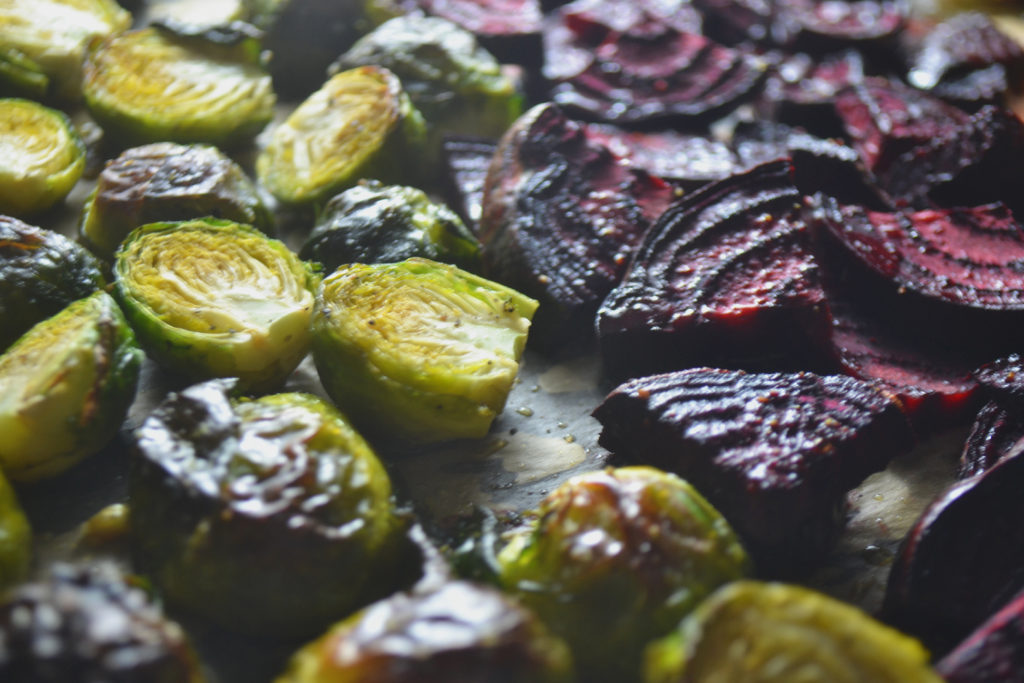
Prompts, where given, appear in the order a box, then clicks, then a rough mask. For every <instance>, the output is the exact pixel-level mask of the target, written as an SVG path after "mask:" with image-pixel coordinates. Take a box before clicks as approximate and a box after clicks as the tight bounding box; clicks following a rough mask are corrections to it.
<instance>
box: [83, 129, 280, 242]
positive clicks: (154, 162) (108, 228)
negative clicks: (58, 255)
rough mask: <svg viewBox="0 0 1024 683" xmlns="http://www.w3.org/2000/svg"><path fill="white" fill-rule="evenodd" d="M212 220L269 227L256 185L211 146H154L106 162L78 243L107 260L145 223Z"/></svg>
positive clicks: (134, 149) (263, 227)
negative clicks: (80, 242)
mask: <svg viewBox="0 0 1024 683" xmlns="http://www.w3.org/2000/svg"><path fill="white" fill-rule="evenodd" d="M204 216H213V217H216V218H224V219H227V220H231V221H237V222H239V223H248V224H250V225H253V226H255V227H256V228H259V229H260V230H263V231H264V232H266V231H267V230H268V229H269V228H270V227H271V223H272V218H271V215H270V212H269V211H267V209H266V207H264V205H263V202H262V200H260V197H259V194H258V192H257V191H256V186H255V185H254V184H253V182H252V181H251V180H249V178H248V176H246V175H245V172H244V171H243V170H242V169H241V167H240V166H239V165H238V164H236V163H235V162H234V161H232V160H231V159H229V158H228V157H227V156H226V155H225V154H224V153H222V152H221V151H220V150H218V149H217V148H215V147H207V146H203V145H189V146H184V145H178V144H175V143H173V142H157V143H154V144H151V145H145V146H142V147H134V148H132V149H128V150H125V151H124V152H122V153H121V155H120V156H119V157H117V158H116V159H114V160H112V161H110V162H108V163H107V165H106V168H104V169H103V172H102V173H100V177H99V181H98V182H97V183H96V189H95V190H93V193H92V195H91V196H90V197H89V200H88V201H87V202H86V204H85V208H84V209H83V213H82V225H81V234H82V238H83V240H84V241H85V242H86V243H87V244H88V245H89V247H90V248H91V249H92V250H93V251H94V252H95V253H97V254H99V255H100V256H102V257H104V258H110V257H112V256H113V255H114V252H115V251H117V247H118V246H119V245H120V244H121V242H122V241H123V240H124V238H125V237H126V236H127V235H128V233H130V232H131V231H132V230H134V229H135V228H137V227H138V226H140V225H145V224H146V223H155V222H157V221H173V220H185V219H189V218H201V217H204Z"/></svg>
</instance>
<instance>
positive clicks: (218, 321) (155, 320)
mask: <svg viewBox="0 0 1024 683" xmlns="http://www.w3.org/2000/svg"><path fill="white" fill-rule="evenodd" d="M114 274H115V277H116V283H115V293H116V295H117V296H118V299H119V301H120V302H121V304H122V306H123V307H124V310H125V315H126V316H127V317H128V320H129V322H131V324H132V327H133V328H134V329H135V332H136V334H137V335H138V337H139V343H140V344H141V345H142V347H143V348H144V349H146V351H147V353H148V354H149V355H150V356H151V357H152V358H153V359H154V360H156V361H157V362H158V363H159V364H160V365H162V366H163V367H164V368H166V369H168V370H170V371H172V372H176V373H179V374H181V375H184V376H186V377H194V378H197V379H209V378H210V377H238V378H240V379H241V381H242V383H243V384H244V386H245V387H246V388H249V389H252V390H254V391H259V390H262V389H265V388H270V387H275V386H278V385H280V384H281V383H282V382H284V380H285V378H287V377H288V375H289V374H291V372H292V370H294V369H295V366H297V365H298V364H299V361H301V360H302V357H303V356H305V355H306V353H307V352H308V351H309V320H310V317H311V316H312V313H313V293H312V289H313V287H314V285H315V283H316V279H317V276H316V275H315V274H314V273H313V271H312V269H311V268H310V267H309V266H308V265H306V264H305V263H303V262H302V261H301V260H299V258H298V256H296V255H295V254H293V253H292V252H291V251H289V250H288V247H286V246H285V245H284V244H282V243H281V242H278V241H277V240H272V239H270V238H268V237H266V236H265V235H263V234H262V233H261V232H259V231H258V230H256V229H255V228H253V227H251V226H249V225H245V224H241V223H233V222H231V221H221V220H214V219H210V218H207V219H200V220H194V221H182V222H171V223H150V224H149V225H143V226H141V227H139V228H137V229H136V230H134V231H132V233H131V234H130V235H129V236H128V237H127V238H126V239H125V241H124V242H123V243H122V245H121V248H120V249H119V250H118V252H117V256H116V259H115V263H114Z"/></svg>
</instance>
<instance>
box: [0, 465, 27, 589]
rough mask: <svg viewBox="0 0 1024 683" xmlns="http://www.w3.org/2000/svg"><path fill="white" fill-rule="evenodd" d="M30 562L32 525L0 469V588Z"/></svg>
mask: <svg viewBox="0 0 1024 683" xmlns="http://www.w3.org/2000/svg"><path fill="white" fill-rule="evenodd" d="M31 562H32V529H31V527H29V524H28V518H27V517H26V516H25V511H24V510H22V509H21V505H19V504H18V497H17V496H16V495H15V493H14V489H13V488H11V485H10V484H9V483H8V482H7V477H5V476H4V474H3V471H2V470H0V591H2V590H5V589H7V588H9V587H10V586H13V585H14V584H16V583H17V582H19V581H21V580H22V579H24V578H25V577H26V576H27V575H28V569H29V564H30V563H31Z"/></svg>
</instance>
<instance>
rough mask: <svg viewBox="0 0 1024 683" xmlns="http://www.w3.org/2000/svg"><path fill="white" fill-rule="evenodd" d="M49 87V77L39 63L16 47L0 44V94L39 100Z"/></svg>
mask: <svg viewBox="0 0 1024 683" xmlns="http://www.w3.org/2000/svg"><path fill="white" fill-rule="evenodd" d="M0 33H2V31H0ZM49 87H50V78H49V76H47V75H46V74H45V73H44V72H43V68H42V67H41V66H39V64H37V63H36V62H35V61H34V60H32V59H31V58H30V57H28V56H27V55H26V54H25V53H23V52H21V51H20V50H18V49H16V48H13V47H4V46H2V45H0V95H2V96H4V97H27V98H29V99H33V100H39V99H42V98H44V97H45V96H46V91H47V89H49Z"/></svg>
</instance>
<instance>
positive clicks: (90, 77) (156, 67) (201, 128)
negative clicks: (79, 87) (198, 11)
mask: <svg viewBox="0 0 1024 683" xmlns="http://www.w3.org/2000/svg"><path fill="white" fill-rule="evenodd" d="M83 89H84V91H85V103H86V106H87V107H88V108H89V112H90V113H91V114H92V115H93V117H94V118H95V119H96V120H97V121H98V122H99V123H100V125H101V126H103V129H104V130H105V131H106V132H107V133H108V134H110V135H111V136H112V137H115V138H117V139H119V140H122V141H124V142H127V143H143V142H157V141H160V140H171V141H174V142H183V143H185V142H208V143H211V144H230V143H233V142H237V141H239V140H244V139H246V138H249V137H252V136H253V135H255V134H256V133H258V132H259V131H260V130H261V129H262V128H263V127H264V126H265V125H266V124H267V123H269V122H270V120H271V118H273V114H274V103H275V101H276V98H275V96H274V92H273V90H272V88H271V83H270V76H269V75H267V74H266V73H265V72H264V71H263V69H262V68H261V67H260V66H259V64H257V63H255V62H254V61H253V60H252V59H251V57H250V49H249V46H248V45H246V44H239V45H221V44H217V43H214V42H212V41H207V40H204V39H203V38H201V37H189V38H185V37H180V36H176V35H174V34H173V33H171V32H170V31H168V30H161V29H157V28H152V27H151V28H145V29H141V30H138V31H130V32H128V33H123V34H121V35H118V36H115V37H113V38H110V39H109V40H106V41H104V42H103V43H101V44H100V45H99V46H97V47H96V48H95V49H94V50H93V51H92V52H91V53H90V54H89V56H88V58H87V59H86V62H85V81H84V84H83Z"/></svg>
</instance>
